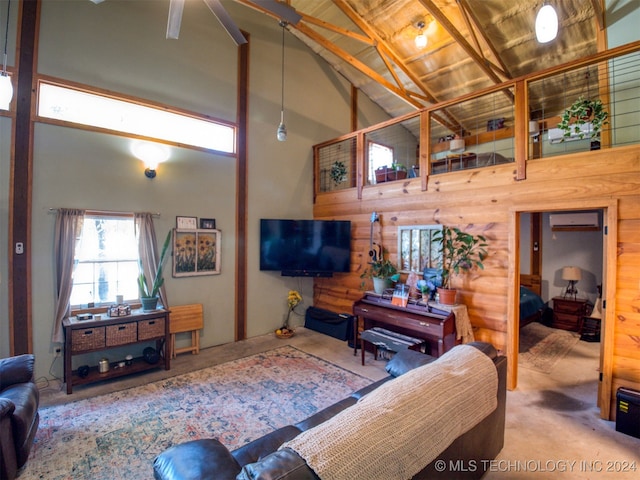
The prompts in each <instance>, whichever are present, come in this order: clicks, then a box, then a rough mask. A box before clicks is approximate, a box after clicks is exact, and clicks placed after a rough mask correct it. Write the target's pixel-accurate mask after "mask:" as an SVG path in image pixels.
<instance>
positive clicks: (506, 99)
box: [313, 42, 640, 198]
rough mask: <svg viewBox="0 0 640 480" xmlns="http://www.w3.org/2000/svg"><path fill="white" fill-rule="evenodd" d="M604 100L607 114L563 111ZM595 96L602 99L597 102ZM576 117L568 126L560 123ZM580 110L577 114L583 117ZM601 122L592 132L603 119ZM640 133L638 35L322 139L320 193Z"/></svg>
mask: <svg viewBox="0 0 640 480" xmlns="http://www.w3.org/2000/svg"><path fill="white" fill-rule="evenodd" d="M578 99H586V100H589V101H595V100H599V101H600V102H601V105H602V110H603V111H604V112H606V115H604V117H606V118H605V119H604V120H602V118H600V119H598V118H597V117H596V118H594V115H593V114H590V115H585V117H584V118H581V119H576V118H574V117H571V116H570V115H569V114H567V113H565V112H567V110H570V109H571V108H573V106H574V104H576V102H577V101H578ZM596 106H597V105H596ZM565 115H566V116H568V117H569V122H568V128H569V130H568V131H565V130H562V129H559V128H558V126H559V124H560V126H562V124H561V121H562V119H563V116H565ZM577 120H578V121H577ZM600 122H601V123H602V125H600V127H601V128H600V130H599V131H597V132H594V128H595V127H596V126H598V124H599V123H600ZM639 142H640V42H633V43H630V44H627V45H624V46H622V47H618V48H615V49H611V50H608V51H606V52H603V53H600V54H596V55H592V56H589V57H585V58H583V59H580V60H577V61H573V62H570V63H567V64H565V65H561V66H557V67H553V68H549V69H547V70H543V71H539V72H537V73H535V74H532V75H528V76H525V77H521V78H518V79H515V80H511V81H508V82H504V83H502V84H499V85H496V86H494V87H491V88H487V89H484V90H481V91H478V92H475V93H473V94H469V95H466V96H465V97H461V98H458V99H454V100H451V101H447V102H441V103H439V104H436V105H433V106H431V107H428V108H425V109H422V110H420V111H417V112H413V113H411V114H408V115H405V116H403V117H399V118H395V119H392V120H388V121H386V122H383V123H380V124H377V125H374V126H372V127H369V128H365V129H362V130H358V131H356V132H353V133H350V134H346V135H343V136H342V137H339V138H337V139H333V140H330V141H327V142H324V143H322V144H318V145H315V146H314V147H313V148H314V172H315V189H314V190H315V193H316V194H322V193H327V192H334V191H336V190H343V189H351V188H356V189H357V191H358V197H359V198H360V196H361V192H362V188H364V187H367V186H370V185H375V184H379V183H382V182H388V181H394V180H398V179H403V178H406V177H409V178H415V177H418V178H421V179H422V188H423V190H426V188H427V184H428V182H427V179H428V177H429V176H430V175H440V174H447V173H450V172H454V171H459V170H466V169H472V168H483V167H487V166H492V165H497V164H502V163H515V164H516V166H517V168H516V172H517V173H516V177H517V178H518V179H524V178H526V163H527V161H534V160H535V159H538V158H545V157H550V156H554V155H564V154H567V153H573V152H579V151H589V150H592V149H600V148H612V147H617V146H622V145H629V144H636V143H639Z"/></svg>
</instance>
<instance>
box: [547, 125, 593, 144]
mask: <svg viewBox="0 0 640 480" xmlns="http://www.w3.org/2000/svg"><path fill="white" fill-rule="evenodd" d="M592 128H593V127H592V126H591V122H586V123H585V124H583V125H580V132H582V138H580V133H575V132H573V131H572V132H571V135H570V136H568V137H565V136H564V130H560V129H559V128H550V129H549V143H551V144H556V143H560V142H562V141H564V142H575V141H576V140H589V139H590V138H591V130H592ZM563 139H564V140H563Z"/></svg>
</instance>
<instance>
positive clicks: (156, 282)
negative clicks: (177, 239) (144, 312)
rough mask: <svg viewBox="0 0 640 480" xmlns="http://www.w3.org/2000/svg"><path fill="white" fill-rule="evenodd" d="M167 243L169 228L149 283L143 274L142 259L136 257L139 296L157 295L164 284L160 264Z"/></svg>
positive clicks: (162, 262) (166, 250)
mask: <svg viewBox="0 0 640 480" xmlns="http://www.w3.org/2000/svg"><path fill="white" fill-rule="evenodd" d="M169 245H171V230H169V233H167V238H165V240H164V245H162V252H161V253H160V260H158V268H157V269H156V275H155V277H154V278H153V282H152V283H151V285H149V284H148V283H147V278H146V276H145V274H144V268H143V267H142V261H141V260H140V259H138V271H139V274H138V288H139V289H140V297H148V298H153V297H157V296H158V292H159V291H160V287H162V285H163V284H164V277H163V276H162V265H163V264H164V261H165V258H166V256H167V252H168V251H169Z"/></svg>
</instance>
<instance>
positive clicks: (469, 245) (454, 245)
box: [433, 225, 488, 303]
mask: <svg viewBox="0 0 640 480" xmlns="http://www.w3.org/2000/svg"><path fill="white" fill-rule="evenodd" d="M433 240H434V242H441V243H442V287H439V288H438V292H439V294H440V302H441V303H447V301H448V300H446V299H445V300H444V301H443V296H444V297H445V298H446V297H447V296H448V295H452V296H453V301H452V302H451V303H455V292H456V291H455V289H452V288H451V277H452V276H453V275H458V274H460V273H465V272H468V271H469V270H471V269H473V268H475V267H477V268H480V269H484V264H483V263H482V262H483V261H484V259H485V258H487V250H486V249H485V247H487V246H488V244H487V241H486V238H485V237H484V236H482V235H472V234H470V233H467V232H463V231H462V230H460V229H459V228H456V227H448V226H446V225H444V226H443V227H442V230H441V231H438V232H437V233H436V234H435V235H434V237H433ZM452 290H453V293H452V292H451V291H452ZM449 301H450V300H449Z"/></svg>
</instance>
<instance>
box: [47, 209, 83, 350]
mask: <svg viewBox="0 0 640 480" xmlns="http://www.w3.org/2000/svg"><path fill="white" fill-rule="evenodd" d="M83 224H84V210H78V209H69V208H60V209H58V215H57V217H56V228H55V238H54V253H55V259H56V281H57V285H56V288H57V290H56V294H57V295H56V296H57V298H56V315H55V318H54V320H53V333H52V335H51V341H52V342H54V343H64V332H63V329H62V320H63V319H64V318H65V317H67V316H69V299H70V298H71V289H72V288H73V270H74V268H75V265H74V262H73V259H74V258H75V253H76V246H77V245H78V242H79V241H80V238H81V237H82V235H81V233H82V225H83Z"/></svg>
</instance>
